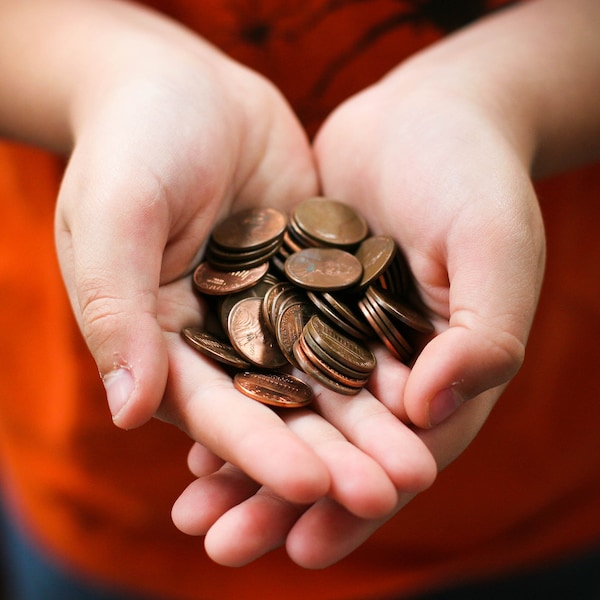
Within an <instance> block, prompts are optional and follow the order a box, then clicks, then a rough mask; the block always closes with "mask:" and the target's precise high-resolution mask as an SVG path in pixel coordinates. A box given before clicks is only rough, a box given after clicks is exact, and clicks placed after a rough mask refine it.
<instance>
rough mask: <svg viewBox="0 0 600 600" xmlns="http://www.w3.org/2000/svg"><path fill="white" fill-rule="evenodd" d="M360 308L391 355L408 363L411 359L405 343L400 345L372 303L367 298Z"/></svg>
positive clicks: (359, 303) (359, 304)
mask: <svg viewBox="0 0 600 600" xmlns="http://www.w3.org/2000/svg"><path fill="white" fill-rule="evenodd" d="M358 306H359V307H360V309H361V311H362V312H363V314H364V316H365V318H366V319H367V321H368V322H369V325H371V327H372V328H373V331H375V333H376V334H377V337H378V338H379V339H380V340H381V341H382V342H383V344H384V345H385V347H386V348H387V349H388V351H389V352H390V354H392V356H394V357H395V358H396V359H397V360H399V361H400V362H403V363H408V361H409V360H410V358H411V357H410V351H409V350H407V348H406V347H405V345H404V344H403V343H399V341H398V339H397V338H396V337H395V336H394V335H393V333H392V331H390V330H389V329H388V328H387V327H386V325H385V324H384V323H383V322H382V320H381V318H380V316H379V315H378V314H377V312H376V311H375V308H374V307H373V306H372V305H371V303H370V302H369V301H368V300H367V299H366V298H363V299H362V300H360V301H359V302H358Z"/></svg>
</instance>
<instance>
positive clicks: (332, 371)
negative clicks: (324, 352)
mask: <svg viewBox="0 0 600 600" xmlns="http://www.w3.org/2000/svg"><path fill="white" fill-rule="evenodd" d="M299 344H300V347H301V348H302V351H303V352H304V354H305V356H306V358H308V360H310V362H311V363H312V364H313V365H314V366H315V367H316V368H317V369H319V370H320V371H321V372H323V373H324V374H325V375H327V376H328V377H329V378H331V379H333V380H334V381H336V382H337V383H341V384H342V385H345V386H347V387H351V388H359V389H360V388H362V387H364V386H365V384H366V383H367V380H368V376H364V375H363V376H362V377H349V376H348V375H346V374H345V373H344V372H343V371H338V370H337V369H336V368H335V367H333V366H332V365H331V363H330V362H329V361H327V360H324V359H322V358H321V357H320V356H319V355H318V354H316V353H315V352H313V350H312V349H311V347H310V346H309V345H308V344H307V343H306V339H305V338H304V337H301V338H300V339H299Z"/></svg>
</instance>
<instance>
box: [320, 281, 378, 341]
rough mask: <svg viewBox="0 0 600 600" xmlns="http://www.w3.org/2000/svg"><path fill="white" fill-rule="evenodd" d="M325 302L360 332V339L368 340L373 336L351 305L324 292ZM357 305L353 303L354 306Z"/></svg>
mask: <svg viewBox="0 0 600 600" xmlns="http://www.w3.org/2000/svg"><path fill="white" fill-rule="evenodd" d="M322 297H323V300H325V302H327V303H328V304H330V305H331V307H332V308H333V309H334V310H335V311H336V312H337V313H338V314H339V315H340V316H341V317H342V318H343V319H345V320H346V321H347V322H348V323H350V324H351V325H352V326H353V327H354V328H355V329H357V330H358V331H360V333H361V335H357V336H356V337H358V338H363V339H364V338H368V337H369V336H370V335H371V330H370V329H369V328H368V327H367V326H366V325H365V324H364V323H363V322H362V321H361V320H360V319H359V316H358V314H356V312H355V311H353V310H352V308H351V307H350V305H348V304H347V303H346V302H343V301H342V300H341V299H340V298H339V297H338V296H334V295H333V294H330V293H329V292H323V294H322ZM355 303H356V301H355V300H353V301H352V305H354V304H355Z"/></svg>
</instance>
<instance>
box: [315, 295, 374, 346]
mask: <svg viewBox="0 0 600 600" xmlns="http://www.w3.org/2000/svg"><path fill="white" fill-rule="evenodd" d="M306 295H307V297H308V298H309V300H310V301H311V302H312V303H313V304H314V305H315V306H316V307H317V309H318V310H319V312H320V313H321V315H322V316H324V317H326V318H327V319H329V321H331V322H332V323H333V324H334V325H336V326H337V327H339V328H340V329H341V330H342V331H344V332H345V333H347V334H348V335H351V336H352V337H355V338H358V339H366V338H365V336H364V335H363V334H362V331H361V330H359V329H357V328H356V327H354V326H353V325H352V324H351V323H349V322H348V321H347V320H346V319H345V318H344V316H343V315H341V314H339V313H338V312H337V311H336V310H335V308H334V307H333V306H331V305H330V304H329V303H328V302H326V301H325V299H324V296H325V294H319V293H317V292H307V293H306Z"/></svg>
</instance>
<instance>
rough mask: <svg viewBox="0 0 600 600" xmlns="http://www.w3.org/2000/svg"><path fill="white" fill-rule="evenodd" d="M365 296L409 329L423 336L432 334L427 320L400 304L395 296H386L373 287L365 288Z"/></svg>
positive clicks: (432, 329) (431, 328)
mask: <svg viewBox="0 0 600 600" xmlns="http://www.w3.org/2000/svg"><path fill="white" fill-rule="evenodd" d="M366 296H367V297H369V298H370V299H372V300H373V301H374V302H376V303H377V304H378V305H379V306H381V307H382V308H383V309H384V310H385V311H386V312H387V313H390V314H391V315H392V316H393V317H394V318H395V319H398V320H399V321H401V322H402V323H404V324H405V325H407V326H408V327H410V328H411V329H414V330H415V331H418V332H419V333H423V334H430V333H433V331H434V328H433V325H432V323H431V321H429V319H427V318H426V317H425V316H423V315H422V314H421V313H419V312H417V311H416V310H413V309H412V308H411V307H410V306H407V305H406V304H405V303H403V302H401V301H400V300H399V299H398V298H396V297H395V296H391V295H390V294H386V293H385V292H382V291H381V290H379V289H377V287H375V286H369V287H368V288H367V291H366Z"/></svg>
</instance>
